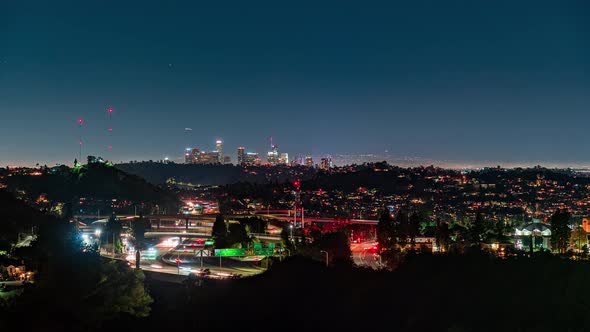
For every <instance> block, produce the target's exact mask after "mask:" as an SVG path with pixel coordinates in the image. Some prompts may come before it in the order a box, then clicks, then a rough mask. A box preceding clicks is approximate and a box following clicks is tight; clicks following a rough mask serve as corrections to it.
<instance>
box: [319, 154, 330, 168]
mask: <svg viewBox="0 0 590 332" xmlns="http://www.w3.org/2000/svg"><path fill="white" fill-rule="evenodd" d="M331 167H332V158H330V157H326V158H322V163H321V164H320V168H321V169H323V170H328V169H330V168H331Z"/></svg>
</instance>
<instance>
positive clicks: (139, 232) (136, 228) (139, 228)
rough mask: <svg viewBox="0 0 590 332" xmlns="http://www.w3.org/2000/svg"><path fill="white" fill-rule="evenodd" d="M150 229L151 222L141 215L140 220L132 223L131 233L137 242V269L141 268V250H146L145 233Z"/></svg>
mask: <svg viewBox="0 0 590 332" xmlns="http://www.w3.org/2000/svg"><path fill="white" fill-rule="evenodd" d="M148 228H149V220H147V219H145V218H144V217H143V214H141V213H140V214H139V218H137V219H135V220H133V221H132V222H131V231H132V234H133V239H134V240H135V241H134V242H135V268H136V269H139V268H140V263H141V250H144V249H145V232H146V230H147V229H148Z"/></svg>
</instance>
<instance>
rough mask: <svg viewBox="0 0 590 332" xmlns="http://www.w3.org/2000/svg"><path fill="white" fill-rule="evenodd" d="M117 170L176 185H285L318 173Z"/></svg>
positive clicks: (156, 166)
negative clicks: (243, 183)
mask: <svg viewBox="0 0 590 332" xmlns="http://www.w3.org/2000/svg"><path fill="white" fill-rule="evenodd" d="M115 167H117V168H118V169H120V170H122V171H124V172H127V173H130V174H136V175H138V176H141V177H142V178H144V179H146V180H147V181H149V182H151V183H154V184H163V183H166V181H167V180H168V179H174V180H175V181H176V182H177V183H191V184H195V185H196V184H200V185H227V184H233V183H238V182H250V183H270V182H286V181H291V180H292V179H294V178H302V179H307V178H311V177H312V176H313V174H315V171H314V170H313V169H311V168H308V167H280V166H275V167H265V166H260V167H248V168H243V167H240V166H233V165H191V164H174V163H169V164H166V163H154V162H139V163H126V164H117V165H115Z"/></svg>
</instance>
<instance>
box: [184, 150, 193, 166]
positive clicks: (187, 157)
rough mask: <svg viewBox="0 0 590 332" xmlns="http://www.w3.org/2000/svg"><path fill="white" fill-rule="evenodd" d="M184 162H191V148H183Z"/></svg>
mask: <svg viewBox="0 0 590 332" xmlns="http://www.w3.org/2000/svg"><path fill="white" fill-rule="evenodd" d="M184 163H185V164H192V163H193V158H192V155H191V149H189V148H186V150H184Z"/></svg>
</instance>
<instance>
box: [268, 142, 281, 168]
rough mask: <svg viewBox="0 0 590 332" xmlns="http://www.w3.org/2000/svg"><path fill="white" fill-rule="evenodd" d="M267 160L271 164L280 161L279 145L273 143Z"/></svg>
mask: <svg viewBox="0 0 590 332" xmlns="http://www.w3.org/2000/svg"><path fill="white" fill-rule="evenodd" d="M267 161H268V163H269V164H270V165H276V164H278V163H279V162H280V156H279V146H278V145H275V144H273V145H271V150H270V151H268V156H267Z"/></svg>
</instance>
